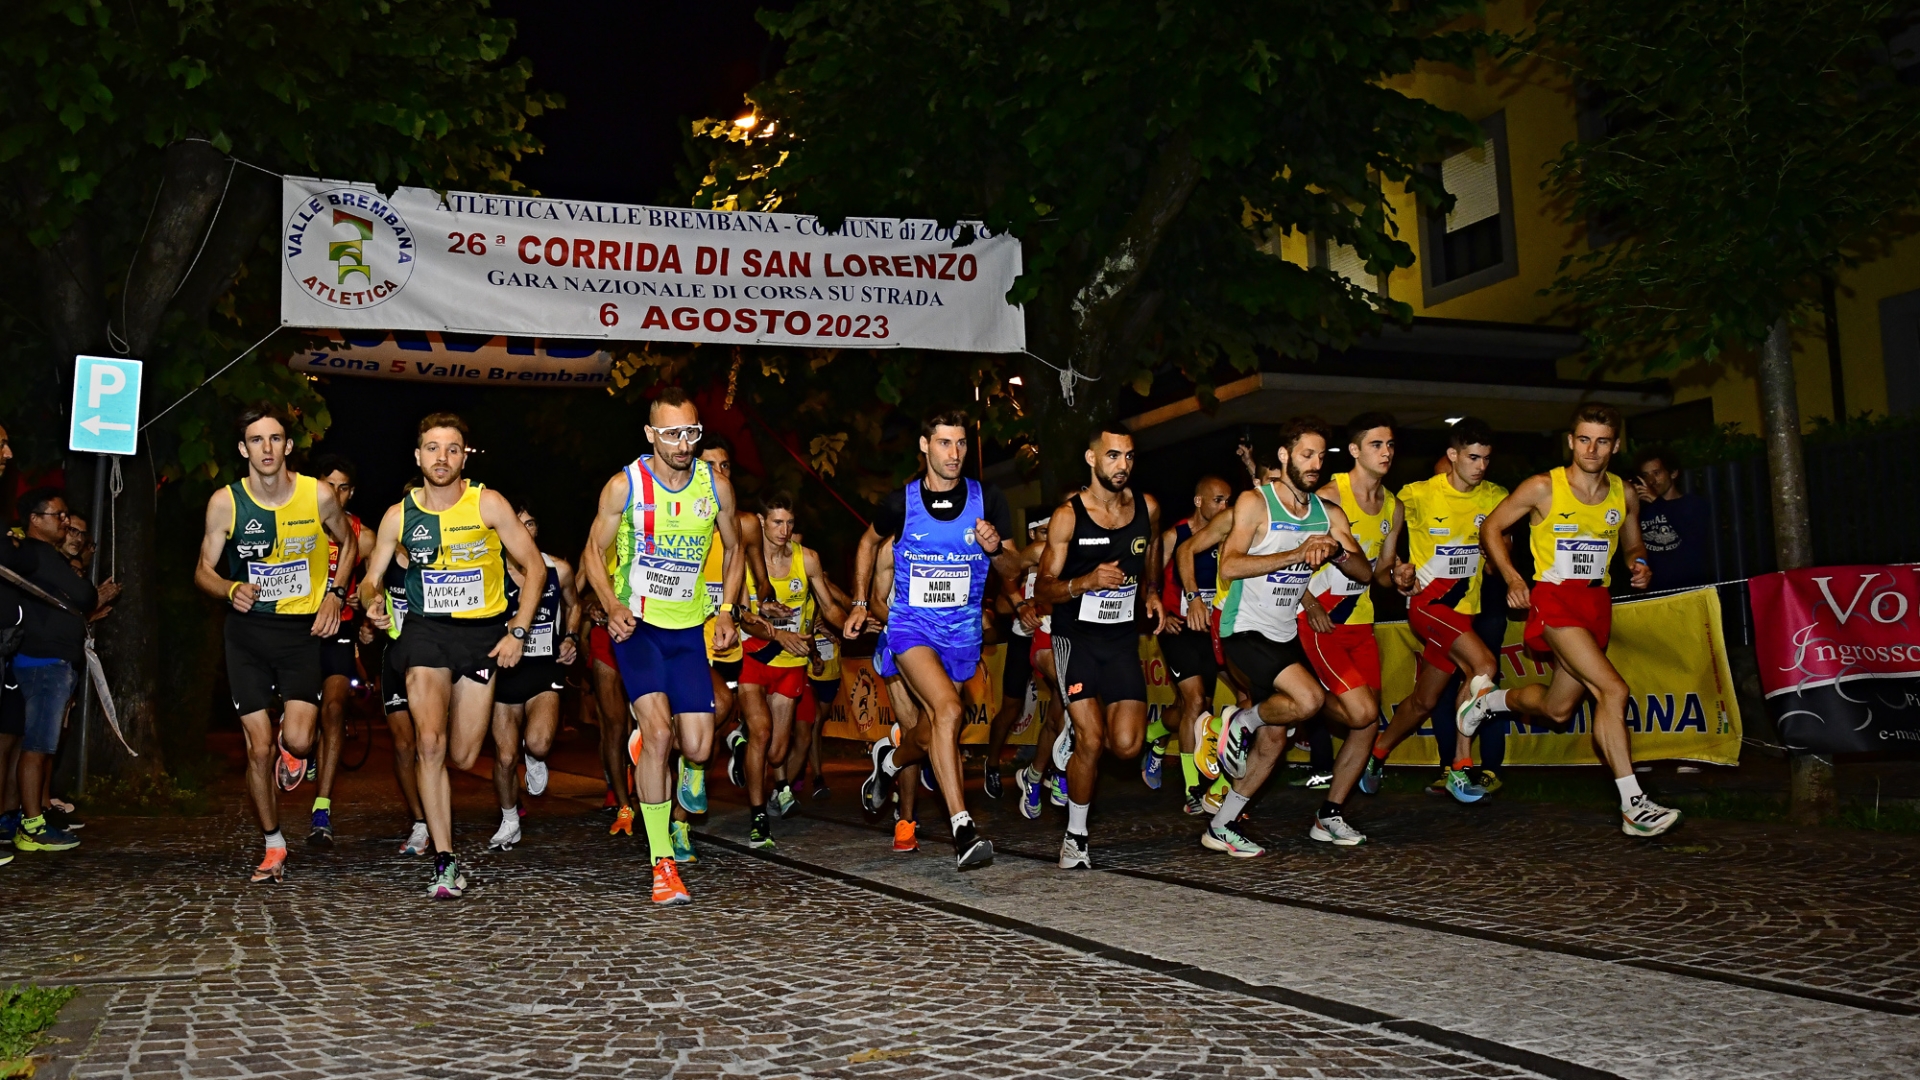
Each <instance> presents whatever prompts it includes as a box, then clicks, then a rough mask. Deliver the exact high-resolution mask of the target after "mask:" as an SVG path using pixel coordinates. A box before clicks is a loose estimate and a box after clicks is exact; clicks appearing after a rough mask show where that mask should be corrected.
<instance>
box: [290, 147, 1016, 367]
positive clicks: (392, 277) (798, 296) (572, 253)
mask: <svg viewBox="0 0 1920 1080" xmlns="http://www.w3.org/2000/svg"><path fill="white" fill-rule="evenodd" d="M282 201H283V207H284V214H285V216H284V219H283V221H284V223H283V226H282V229H281V233H280V254H281V261H282V264H283V266H284V268H285V269H284V274H283V276H282V279H281V287H280V321H281V323H282V324H283V325H286V326H303V327H316V328H333V327H340V328H346V329H363V330H433V331H440V332H455V333H479V334H507V335H515V336H525V337H556V338H589V339H603V340H621V341H687V342H723V343H732V344H739V345H756V344H757V345H800V346H813V347H817V348H859V349H887V348H917V349H945V350H958V351H965V352H996V353H1004V352H1018V351H1020V350H1021V349H1022V348H1024V347H1025V345H1026V321H1025V317H1024V315H1023V314H1022V312H1021V310H1020V308H1019V307H1017V306H1015V305H1013V304H1009V303H1007V299H1006V296H1007V290H1008V289H1009V288H1011V287H1012V285H1013V281H1014V279H1015V278H1016V277H1018V276H1019V275H1020V243H1019V241H1018V240H1016V239H1015V238H1013V237H1012V236H1005V235H990V234H988V233H987V232H986V230H984V229H982V228H976V227H969V226H963V225H958V224H956V225H946V226H942V225H940V224H938V223H936V222H933V221H917V220H899V219H894V218H848V219H846V220H845V221H843V222H841V223H840V224H839V226H838V227H837V228H834V229H832V230H831V231H829V230H828V229H827V228H826V227H825V226H823V225H822V224H821V222H820V220H819V219H818V218H814V217H809V216H805V215H798V214H762V213H755V212H752V211H745V210H741V211H718V210H691V209H674V208H668V207H660V206H629V205H625V204H620V203H603V202H593V201H586V200H571V199H546V198H535V197H532V196H524V195H477V194H472V193H468V192H458V191H451V192H446V193H444V194H442V193H439V192H435V191H432V190H430V189H428V188H411V187H403V188H400V189H398V190H396V191H395V192H394V193H393V196H392V197H391V198H388V197H386V196H383V195H381V194H380V192H379V191H378V190H376V189H374V188H373V187H372V186H370V185H366V184H355V183H344V182H341V181H334V180H312V179H304V178H300V177H291V176H290V177H287V178H285V181H284V185H283V188H282ZM962 241H964V242H962Z"/></svg>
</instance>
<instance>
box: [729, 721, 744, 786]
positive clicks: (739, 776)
mask: <svg viewBox="0 0 1920 1080" xmlns="http://www.w3.org/2000/svg"><path fill="white" fill-rule="evenodd" d="M727 782H728V783H730V784H732V785H733V786H734V787H737V788H743V787H746V786H747V737H746V736H745V735H742V734H740V729H739V728H737V727H736V728H734V729H733V730H732V731H729V732H727Z"/></svg>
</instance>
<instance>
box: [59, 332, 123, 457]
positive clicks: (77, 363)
mask: <svg viewBox="0 0 1920 1080" xmlns="http://www.w3.org/2000/svg"><path fill="white" fill-rule="evenodd" d="M72 416H73V424H72V427H71V428H70V429H69V431H68V433H67V449H69V450H78V451H81V452H83V453H88V454H131V453H133V451H134V446H135V444H136V443H137V441H138V438H137V436H138V435H139V434H140V361H138V360H120V359H116V358H114V357H109V356H76V357H74V358H73V414H72Z"/></svg>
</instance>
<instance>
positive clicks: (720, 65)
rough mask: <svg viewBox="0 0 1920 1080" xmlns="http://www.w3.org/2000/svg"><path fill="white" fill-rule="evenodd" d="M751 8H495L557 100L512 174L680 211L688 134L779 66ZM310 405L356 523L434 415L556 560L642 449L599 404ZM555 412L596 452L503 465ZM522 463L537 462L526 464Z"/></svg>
mask: <svg viewBox="0 0 1920 1080" xmlns="http://www.w3.org/2000/svg"><path fill="white" fill-rule="evenodd" d="M762 6H767V5H764V4H760V3H752V2H742V0H702V2H699V3H688V2H684V0H680V2H672V3H665V2H660V0H649V2H646V3H633V2H631V0H576V2H574V3H568V4H553V3H539V2H534V0H497V2H496V4H495V10H496V11H497V12H498V13H499V14H501V15H503V16H506V17H509V18H513V19H516V20H518V22H519V25H520V33H519V37H518V39H517V41H518V46H519V51H520V54H521V55H524V56H526V57H528V58H530V59H531V60H532V61H533V82H534V86H536V87H537V88H540V89H544V90H549V91H557V92H559V93H560V94H562V95H564V96H565V97H566V99H567V106H566V108H565V109H562V110H559V111H558V112H553V113H549V114H547V115H545V116H542V117H539V118H538V119H536V120H534V121H533V122H532V124H531V126H532V129H533V131H534V133H535V134H537V135H539V136H540V138H541V139H542V140H544V141H545V142H546V144H547V150H546V153H545V154H543V155H541V156H540V157H536V158H532V159H529V160H527V161H526V162H524V163H522V164H521V166H519V167H518V168H516V169H515V172H514V175H515V176H516V177H517V178H519V179H520V180H521V181H522V182H524V183H527V184H529V185H530V186H532V187H534V188H536V189H537V190H539V191H540V192H541V193H542V194H546V195H555V196H564V197H567V198H576V199H606V200H612V201H617V202H626V203H649V204H654V205H660V204H666V205H682V204H683V200H682V199H681V198H680V196H679V194H678V190H677V188H676V187H675V179H674V171H675V168H676V167H677V166H678V165H679V164H680V163H681V162H683V161H685V160H686V158H685V154H684V150H683V142H682V135H683V133H684V132H685V131H686V125H687V123H688V122H689V121H691V120H693V119H695V118H697V117H702V116H734V115H737V114H738V113H739V112H740V111H741V109H742V97H741V95H742V94H744V93H745V92H746V91H747V90H748V89H749V88H751V87H752V86H753V85H754V84H755V83H757V82H759V81H760V80H761V78H762V77H763V75H765V74H770V73H771V71H772V70H773V66H774V65H775V64H776V63H777V61H778V52H777V50H775V49H772V48H770V46H769V39H768V36H767V34H766V32H765V31H764V30H762V29H761V28H760V25H759V24H758V23H756V22H755V21H754V18H753V13H754V11H755V10H757V9H758V8H760V7H762ZM773 6H780V5H778V4H775V5H773ZM323 392H324V394H325V396H326V398H327V402H328V405H329V407H330V408H331V410H332V413H333V427H332V428H331V429H330V430H329V432H328V435H327V438H326V440H325V441H324V443H322V444H321V446H320V447H319V448H318V449H328V450H333V451H336V452H338V453H343V454H346V455H347V456H348V457H349V458H351V459H353V460H354V461H355V462H356V463H357V464H358V465H359V468H360V473H361V475H360V485H359V486H360V492H361V494H359V495H358V496H356V499H355V504H354V506H353V507H352V509H353V510H354V511H356V512H357V513H359V514H360V515H361V516H362V517H363V518H368V519H374V518H377V517H378V516H379V514H380V512H381V511H382V510H383V509H384V508H385V507H386V506H387V505H388V504H389V503H390V502H392V501H393V498H394V497H395V495H396V494H397V493H398V490H399V487H400V485H401V484H402V483H403V482H404V481H405V480H406V479H407V477H408V476H410V475H412V474H413V473H414V471H415V470H414V466H413V461H412V453H411V451H412V447H413V430H414V424H415V423H416V422H417V421H418V419H419V418H420V417H421V416H423V415H425V414H426V413H429V412H433V411H435V410H440V409H451V410H453V411H456V412H460V413H462V414H463V415H466V416H467V417H468V419H469V420H470V421H471V422H473V423H474V426H475V430H474V433H473V442H474V444H475V445H476V446H479V447H481V448H482V449H483V450H485V451H486V453H484V454H483V455H481V456H480V457H479V458H477V459H476V460H475V462H474V464H473V466H472V467H471V468H470V469H469V471H470V472H471V473H472V474H473V475H475V476H476V477H477V478H479V479H481V480H483V481H486V482H490V483H493V484H495V485H496V486H498V487H499V488H500V489H501V490H502V491H504V492H505V493H506V494H507V495H509V496H510V497H517V498H526V499H528V500H529V501H530V502H531V503H532V504H533V509H534V512H535V513H536V514H537V515H538V516H540V517H541V518H542V519H543V524H544V525H545V533H546V535H544V536H543V537H542V539H543V541H551V543H550V544H543V546H549V547H550V549H551V550H554V551H556V552H564V551H566V550H567V549H568V548H570V547H576V546H577V545H578V543H579V542H580V540H581V539H583V538H584V536H583V535H582V534H583V531H584V517H585V512H584V511H583V510H582V509H581V507H582V505H590V500H591V499H592V497H593V492H594V491H595V490H597V488H598V486H599V484H600V482H601V481H602V480H604V479H605V478H606V476H607V475H609V474H611V473H612V472H613V471H614V470H615V469H617V468H618V467H619V465H620V464H621V463H624V462H626V461H629V460H631V459H632V458H633V455H634V454H635V453H637V452H639V450H641V449H642V446H641V443H640V432H639V431H638V430H637V429H635V430H632V431H624V430H620V428H624V427H625V426H626V425H625V423H623V422H622V421H623V420H624V419H625V418H624V416H623V415H622V414H621V413H620V412H619V411H618V410H613V409H609V408H607V404H608V403H607V400H606V398H605V396H604V395H603V394H601V393H600V392H598V391H588V390H547V389H542V390H474V389H468V388H464V387H441V386H433V385H424V384H417V383H403V382H387V381H384V380H378V379H364V378H363V379H355V378H334V379H331V380H329V381H328V383H327V385H326V386H325V387H324V390H323ZM588 396H591V397H592V398H593V399H595V400H592V401H588V400H585V399H586V398H587V397H588ZM556 397H561V398H565V399H566V401H567V402H568V405H569V406H570V407H576V408H577V416H578V418H579V419H580V420H583V421H587V420H591V419H598V420H601V421H604V422H605V424H604V428H603V429H602V430H604V438H599V437H597V436H598V434H599V432H598V430H596V432H595V434H596V438H594V439H592V440H590V441H589V445H588V446H587V447H586V448H584V449H582V450H580V451H578V452H575V453H572V454H569V455H566V456H563V457H559V459H558V460H556V455H554V454H552V453H540V454H538V455H535V454H532V453H527V454H515V453H514V450H515V448H516V446H518V445H521V443H522V439H523V437H524V432H523V431H516V430H515V428H516V427H517V426H518V425H516V424H515V420H516V418H518V417H520V416H523V415H525V414H526V413H527V412H528V411H530V410H535V409H539V408H541V407H542V406H543V405H547V404H550V403H551V402H552V400H553V399H554V398H556ZM536 456H537V457H538V458H539V459H540V460H537V461H536V460H528V459H529V458H532V457H536ZM583 500H585V501H586V502H584V503H583ZM575 518H580V519H582V520H581V521H579V522H576V521H574V520H573V519H575Z"/></svg>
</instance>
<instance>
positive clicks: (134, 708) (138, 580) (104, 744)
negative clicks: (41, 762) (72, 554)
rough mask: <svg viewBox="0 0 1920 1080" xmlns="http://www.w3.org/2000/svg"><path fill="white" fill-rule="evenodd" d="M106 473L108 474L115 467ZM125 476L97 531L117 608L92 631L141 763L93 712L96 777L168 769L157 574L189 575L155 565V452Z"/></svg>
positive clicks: (123, 471)
mask: <svg viewBox="0 0 1920 1080" xmlns="http://www.w3.org/2000/svg"><path fill="white" fill-rule="evenodd" d="M107 468H108V470H109V473H108V475H110V470H111V468H112V464H111V462H109V463H108V466H107ZM120 475H121V481H122V484H123V490H122V491H121V492H120V495H119V497H118V498H115V497H114V496H113V494H112V490H113V489H112V488H111V487H109V488H108V489H107V492H108V494H107V506H108V510H107V513H106V515H105V519H106V520H105V521H103V522H100V523H98V524H96V525H95V526H94V529H95V535H96V536H98V537H100V544H101V551H100V572H101V574H102V575H103V576H104V575H106V574H109V573H111V574H113V575H114V577H115V578H116V579H117V580H118V581H119V582H120V599H118V600H116V601H114V605H113V614H112V615H109V616H108V617H107V618H105V619H102V620H100V622H98V623H96V624H95V631H94V633H95V639H94V640H95V644H96V647H97V648H98V649H99V651H100V663H101V665H102V666H104V667H105V668H106V672H107V685H108V687H109V688H110V689H111V690H112V691H113V703H114V711H115V714H116V715H117V716H118V717H119V720H120V730H121V732H122V733H123V734H125V735H126V737H127V742H128V743H130V744H132V746H133V749H134V750H135V751H136V752H138V753H139V755H140V757H139V760H137V761H136V760H134V759H132V758H130V757H128V756H127V751H126V748H125V747H122V746H121V745H120V740H118V739H116V738H114V737H113V733H112V732H111V731H109V730H108V729H107V727H106V722H105V720H104V719H103V718H102V717H101V716H100V714H99V711H98V710H97V709H96V710H95V711H94V717H93V722H92V727H91V728H90V729H89V731H88V733H87V738H88V747H89V757H90V760H89V762H88V766H87V767H88V771H90V772H93V773H122V772H129V771H137V772H159V771H160V770H161V769H163V768H164V767H165V762H164V761H163V760H162V756H161V752H160V729H159V720H158V718H159V691H158V688H159V684H160V600H159V582H160V575H161V574H162V573H187V572H189V571H188V568H186V567H161V566H159V565H158V559H157V557H156V555H155V550H154V548H155V544H154V539H155V537H154V518H155V514H154V509H155V508H154V481H155V477H154V467H153V454H152V452H151V451H150V450H148V449H147V448H145V447H144V446H143V447H142V449H141V452H140V453H139V454H136V455H134V456H132V457H125V458H121V459H120ZM103 482H110V481H104V478H103ZM108 526H111V527H110V528H109V527H108ZM109 545H110V546H109Z"/></svg>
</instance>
